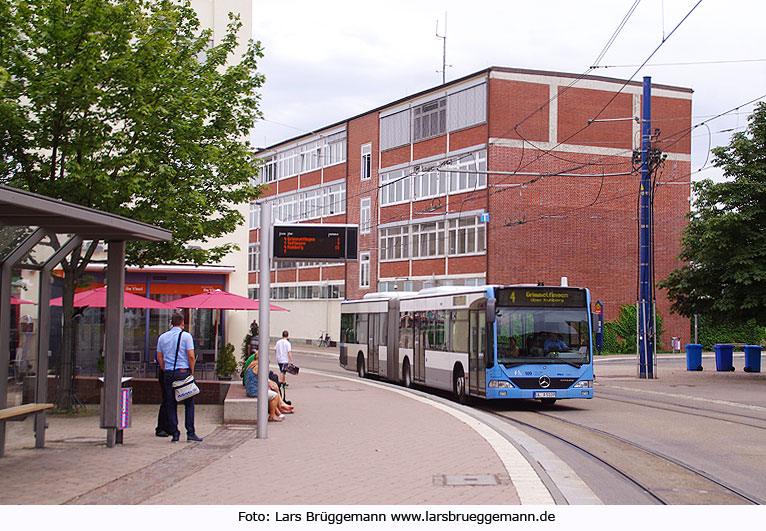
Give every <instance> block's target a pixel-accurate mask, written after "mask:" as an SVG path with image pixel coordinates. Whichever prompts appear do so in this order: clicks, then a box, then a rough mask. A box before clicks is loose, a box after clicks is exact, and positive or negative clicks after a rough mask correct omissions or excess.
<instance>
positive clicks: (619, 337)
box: [601, 304, 665, 354]
mask: <svg viewBox="0 0 766 531" xmlns="http://www.w3.org/2000/svg"><path fill="white" fill-rule="evenodd" d="M656 328H657V350H660V349H661V347H662V334H663V333H664V332H665V331H664V330H663V329H662V317H660V316H659V315H657V326H656ZM637 335H638V332H637V330H636V307H635V306H633V305H629V304H626V305H625V306H621V307H620V313H619V315H618V316H617V319H616V320H614V321H606V322H604V346H603V348H602V349H601V351H602V352H611V353H616V354H635V353H636V338H637Z"/></svg>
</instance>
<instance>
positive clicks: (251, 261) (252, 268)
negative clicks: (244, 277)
mask: <svg viewBox="0 0 766 531" xmlns="http://www.w3.org/2000/svg"><path fill="white" fill-rule="evenodd" d="M247 258H248V261H247V272H248V273H257V272H258V271H259V270H260V260H261V244H260V243H258V242H256V243H251V244H250V245H249V246H248V249H247Z"/></svg>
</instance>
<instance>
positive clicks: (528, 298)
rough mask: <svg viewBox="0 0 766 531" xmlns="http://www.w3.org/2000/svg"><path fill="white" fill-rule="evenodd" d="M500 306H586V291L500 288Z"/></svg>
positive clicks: (498, 302)
mask: <svg viewBox="0 0 766 531" xmlns="http://www.w3.org/2000/svg"><path fill="white" fill-rule="evenodd" d="M497 305H498V306H548V307H557V306H558V307H561V308H579V307H583V306H585V291H584V290H582V289H576V288H575V289H572V288H569V289H567V288H555V287H550V288H549V287H542V286H541V287H528V288H522V287H519V288H500V289H499V290H498V294H497Z"/></svg>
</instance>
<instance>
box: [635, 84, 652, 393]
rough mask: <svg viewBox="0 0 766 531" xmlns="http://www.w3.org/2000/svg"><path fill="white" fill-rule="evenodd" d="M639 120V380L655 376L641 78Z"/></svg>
mask: <svg viewBox="0 0 766 531" xmlns="http://www.w3.org/2000/svg"><path fill="white" fill-rule="evenodd" d="M643 88H644V92H643V102H642V103H643V105H642V119H641V190H640V199H641V202H640V205H641V206H640V212H639V251H640V252H639V265H638V267H639V286H638V303H639V329H638V344H639V353H638V354H639V378H653V377H654V360H653V357H654V340H655V338H654V319H653V316H654V295H653V289H652V288H653V286H652V226H651V223H652V204H651V193H652V183H651V174H650V172H649V150H650V147H651V131H652V122H651V120H652V104H651V100H652V78H651V77H648V76H647V77H644V86H643Z"/></svg>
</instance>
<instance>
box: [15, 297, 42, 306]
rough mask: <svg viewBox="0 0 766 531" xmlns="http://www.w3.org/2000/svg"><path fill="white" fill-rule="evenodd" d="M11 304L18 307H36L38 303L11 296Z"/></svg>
mask: <svg viewBox="0 0 766 531" xmlns="http://www.w3.org/2000/svg"><path fill="white" fill-rule="evenodd" d="M11 304H17V305H18V304H35V305H36V304H37V303H36V302H32V301H25V300H22V299H17V298H16V297H14V296H13V295H11Z"/></svg>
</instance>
